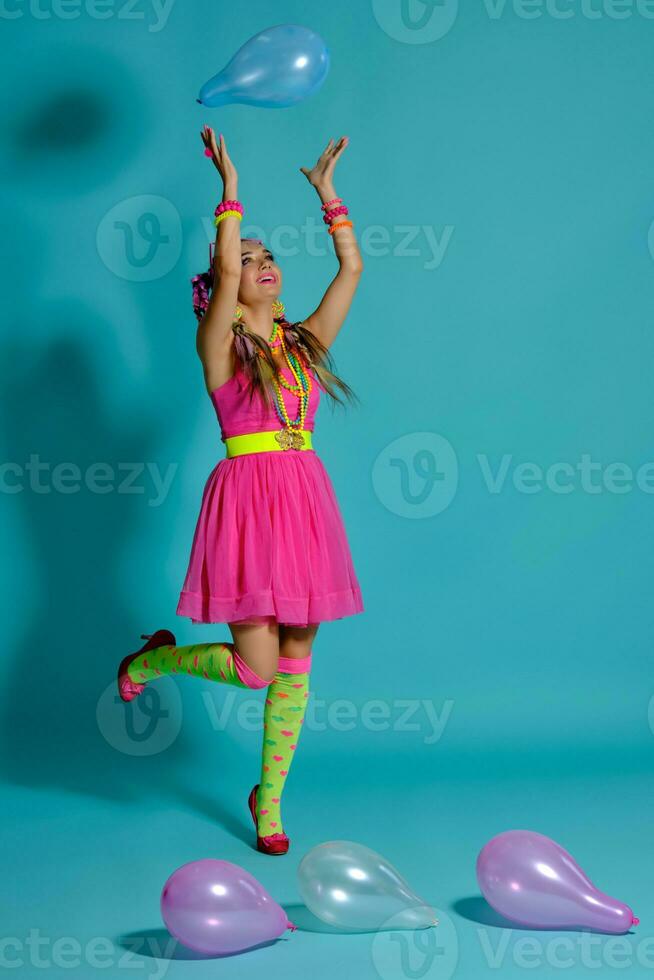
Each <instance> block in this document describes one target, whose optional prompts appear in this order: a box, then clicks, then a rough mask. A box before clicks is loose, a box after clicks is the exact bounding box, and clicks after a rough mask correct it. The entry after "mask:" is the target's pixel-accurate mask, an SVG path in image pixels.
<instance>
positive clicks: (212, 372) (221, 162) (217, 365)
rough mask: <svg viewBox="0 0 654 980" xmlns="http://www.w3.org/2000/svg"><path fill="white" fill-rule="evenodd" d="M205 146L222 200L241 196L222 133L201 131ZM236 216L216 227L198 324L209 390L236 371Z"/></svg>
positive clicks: (238, 277)
mask: <svg viewBox="0 0 654 980" xmlns="http://www.w3.org/2000/svg"><path fill="white" fill-rule="evenodd" d="M201 135H202V140H203V142H204V145H205V146H206V147H207V148H208V149H210V150H211V155H212V159H213V163H214V166H215V167H216V170H217V171H218V173H219V174H220V176H221V178H222V184H223V195H222V200H223V201H232V200H235V199H237V197H238V174H237V173H236V168H235V166H234V164H233V163H232V161H231V159H230V158H229V155H228V153H227V147H226V146H225V139H224V137H223V135H222V133H221V134H220V141H219V143H216V136H215V133H214V131H213V130H212V129H211V128H210V127H209V126H205V127H204V129H203V130H202V134H201ZM240 224H241V223H240V221H239V219H238V218H237V217H236V216H235V215H228V216H227V217H225V218H223V219H222V221H221V222H220V223H219V224H218V227H217V229H216V249H215V253H214V261H213V276H214V279H213V282H214V284H213V289H212V292H211V296H210V298H209V303H208V306H207V310H206V312H205V314H204V316H203V317H202V319H201V321H200V323H199V324H198V330H197V334H196V341H195V346H196V350H197V352H198V356H199V358H200V360H201V361H202V367H203V369H204V380H205V384H206V386H207V391H208V392H209V393H211V392H212V391H213V390H214V388H217V387H219V385H221V384H223V382H225V381H227V380H229V378H230V377H231V375H232V373H233V353H232V347H233V340H234V334H233V331H232V324H233V322H234V310H235V309H236V304H237V299H238V290H239V284H240V281H241V229H240Z"/></svg>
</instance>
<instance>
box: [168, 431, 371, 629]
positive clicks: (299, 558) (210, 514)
mask: <svg viewBox="0 0 654 980" xmlns="http://www.w3.org/2000/svg"><path fill="white" fill-rule="evenodd" d="M363 611H364V606H363V600H362V596H361V589H360V586H359V582H358V580H357V577H356V574H355V571H354V567H353V563H352V557H351V554H350V548H349V545H348V541H347V536H346V532H345V527H344V524H343V519H342V515H341V512H340V508H339V505H338V502H337V499H336V495H335V493H334V488H333V486H332V483H331V480H330V478H329V475H328V473H327V471H326V469H325V467H324V465H323V463H322V461H321V459H320V457H319V456H318V455H317V453H316V452H315V450H303V451H302V452H291V451H287V452H280V451H272V452H259V453H248V454H244V455H241V456H235V457H233V458H231V459H227V458H225V459H221V460H220V462H219V463H218V464H217V465H216V466H215V467H214V469H213V470H212V471H211V473H210V474H209V478H208V480H207V482H206V485H205V488H204V492H203V495H202V504H201V507H200V514H199V517H198V520H197V525H196V528H195V534H194V536H193V543H192V546H191V555H190V560H189V564H188V570H187V573H186V577H185V579H184V584H183V586H182V590H181V593H180V596H179V602H178V605H177V615H178V616H188V617H189V618H190V619H192V621H193V622H194V623H241V624H244V623H262V622H270V621H276V622H277V623H283V624H287V625H292V626H308V625H310V624H315V623H320V622H323V621H325V620H333V619H342V618H343V617H344V616H351V615H354V614H356V613H360V612H363Z"/></svg>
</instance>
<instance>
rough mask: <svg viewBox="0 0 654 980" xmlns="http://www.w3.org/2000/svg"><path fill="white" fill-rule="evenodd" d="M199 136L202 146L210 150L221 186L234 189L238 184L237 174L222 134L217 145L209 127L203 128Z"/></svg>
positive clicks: (214, 135)
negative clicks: (221, 181) (220, 179)
mask: <svg viewBox="0 0 654 980" xmlns="http://www.w3.org/2000/svg"><path fill="white" fill-rule="evenodd" d="M200 135H201V136H202V142H203V143H204V145H205V146H206V147H207V149H208V150H211V158H212V160H213V164H214V167H215V168H216V170H217V171H218V173H219V174H220V176H221V177H222V180H223V186H224V187H230V188H235V187H236V185H237V184H238V174H237V172H236V167H235V166H234V164H233V163H232V161H231V159H230V157H229V154H228V153H227V147H226V146H225V138H224V136H223V134H222V133H221V134H220V140H219V142H218V143H217V142H216V134H215V133H214V131H213V129H212V128H211V127H210V126H205V127H204V129H203V130H202V132H201V134H200Z"/></svg>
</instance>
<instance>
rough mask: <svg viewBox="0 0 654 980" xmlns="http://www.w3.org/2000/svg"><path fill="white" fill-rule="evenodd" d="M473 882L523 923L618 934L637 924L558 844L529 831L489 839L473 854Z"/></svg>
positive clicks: (497, 907) (492, 902)
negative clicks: (475, 860) (599, 888)
mask: <svg viewBox="0 0 654 980" xmlns="http://www.w3.org/2000/svg"><path fill="white" fill-rule="evenodd" d="M477 881H478V882H479V887H480V889H481V891H482V894H483V896H484V898H485V899H486V901H487V902H488V904H489V905H492V907H493V908H494V909H495V911H496V912H499V913H500V915H503V916H506V918H507V919H512V920H513V921H514V922H519V923H520V924H522V925H526V926H535V927H537V928H543V929H569V928H591V929H597V930H599V931H601V932H610V933H620V932H627V931H628V930H629V929H630V928H631V926H632V925H638V922H639V920H638V919H637V918H635V917H634V914H633V912H632V911H631V909H630V908H629V906H628V905H624V904H623V903H622V902H618V901H617V900H616V899H614V898H611V897H610V896H609V895H605V894H604V892H601V891H598V889H597V888H596V887H595V885H594V884H593V883H592V882H591V881H590V880H589V879H588V878H587V876H586V875H585V874H584V872H583V871H582V870H581V868H580V867H579V865H578V864H577V863H576V861H575V860H574V858H573V857H572V856H571V855H570V854H568V852H567V851H566V850H565V849H564V848H563V847H561V846H560V844H557V843H556V842H555V841H553V840H550V838H549V837H545V835H544V834H537V833H536V832H535V831H533V830H507V831H505V832H504V833H503V834H498V835H497V836H496V837H493V838H492V839H491V840H489V841H488V843H487V844H486V845H485V846H484V847H483V848H482V849H481V851H480V852H479V856H478V858H477Z"/></svg>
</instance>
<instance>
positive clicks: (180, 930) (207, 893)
mask: <svg viewBox="0 0 654 980" xmlns="http://www.w3.org/2000/svg"><path fill="white" fill-rule="evenodd" d="M161 916H162V918H163V920H164V922H165V924H166V928H167V929H168V931H169V932H170V933H171V934H172V935H173V936H175V938H176V939H179V941H180V942H181V943H183V944H184V946H188V947H189V949H194V950H196V951H197V952H199V953H210V954H214V955H215V954H219V953H236V952H239V951H240V950H243V949H249V948H250V947H251V946H256V945H257V944H258V943H263V942H267V941H269V940H271V939H277V938H278V937H279V936H281V934H282V933H283V932H284V931H285V930H286V929H295V928H296V927H295V926H294V925H293V923H292V922H289V920H288V919H287V917H286V913H285V912H284V910H283V908H281V906H280V905H278V904H277V902H276V901H275V899H274V898H273V897H272V896H271V895H269V894H268V892H267V891H266V889H265V888H264V887H263V885H262V884H261V883H260V882H259V881H257V879H256V878H255V877H254V875H251V874H250V873H249V871H246V870H245V869H244V868H241V867H240V866H239V865H238V864H232V862H231V861H222V860H218V859H217V858H203V859H202V860H200V861H190V862H189V863H188V864H183V865H182V866H181V868H178V869H177V871H173V873H172V874H171V876H170V878H169V879H168V881H167V882H166V884H165V885H164V887H163V891H162V893H161Z"/></svg>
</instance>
